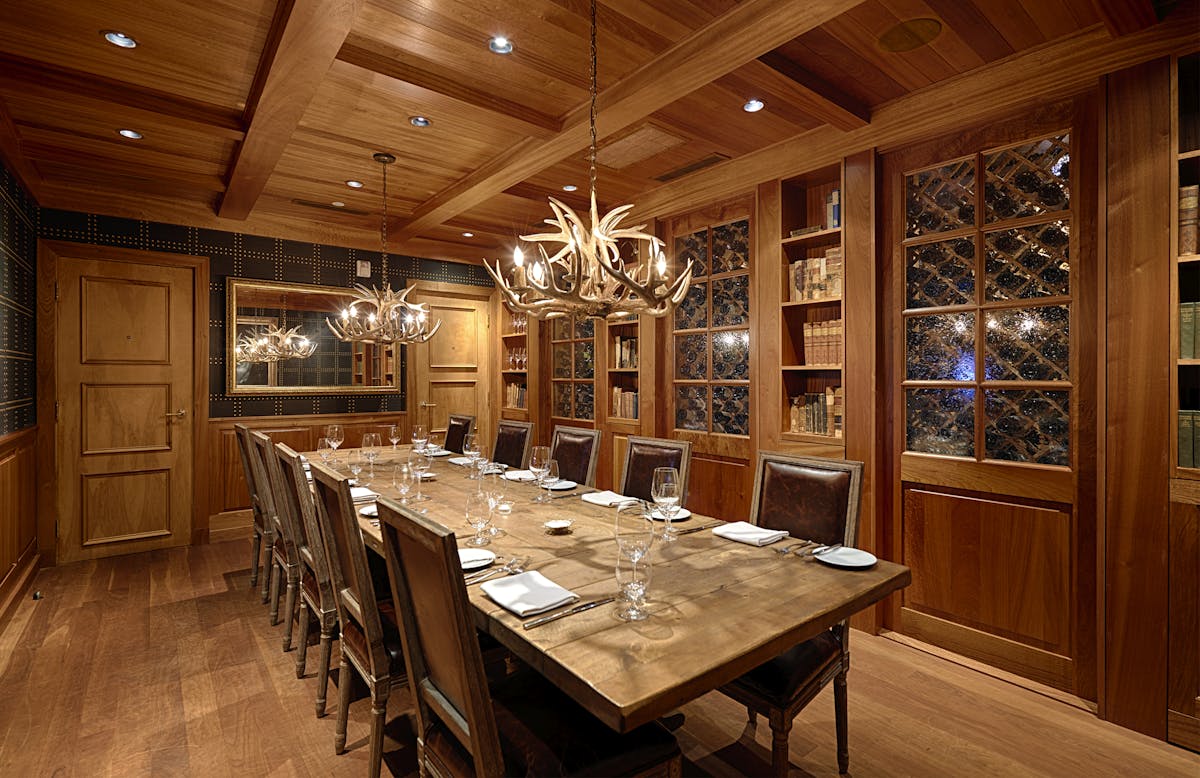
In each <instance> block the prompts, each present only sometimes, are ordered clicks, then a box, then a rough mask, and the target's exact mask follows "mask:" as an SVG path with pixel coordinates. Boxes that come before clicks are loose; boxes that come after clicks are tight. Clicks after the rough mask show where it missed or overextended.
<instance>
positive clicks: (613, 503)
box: [579, 489, 633, 508]
mask: <svg viewBox="0 0 1200 778" xmlns="http://www.w3.org/2000/svg"><path fill="white" fill-rule="evenodd" d="M579 497H580V499H582V500H583V501H584V502H590V503H591V504H592V505H599V506H600V507H601V508H615V507H617V506H618V505H620V504H621V503H623V502H630V501H632V500H633V498H632V497H626V496H625V495H623V494H617V493H616V492H614V491H611V490H609V489H605V490H604V491H602V492H589V493H587V494H581V495H579Z"/></svg>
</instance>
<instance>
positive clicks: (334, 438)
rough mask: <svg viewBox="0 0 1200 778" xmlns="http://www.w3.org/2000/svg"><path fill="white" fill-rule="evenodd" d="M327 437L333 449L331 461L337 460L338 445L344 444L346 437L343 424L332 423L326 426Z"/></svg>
mask: <svg viewBox="0 0 1200 778" xmlns="http://www.w3.org/2000/svg"><path fill="white" fill-rule="evenodd" d="M325 439H326V440H328V441H329V447H330V448H331V449H333V454H332V455H331V456H330V459H329V461H330V462H337V461H338V460H337V450H338V446H340V445H342V441H343V440H345V439H346V434H345V433H344V432H343V431H342V425H341V424H330V425H328V426H327V427H325Z"/></svg>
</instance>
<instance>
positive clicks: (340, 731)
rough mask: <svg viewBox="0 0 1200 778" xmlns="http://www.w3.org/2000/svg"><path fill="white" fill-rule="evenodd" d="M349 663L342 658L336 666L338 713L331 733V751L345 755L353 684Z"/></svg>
mask: <svg viewBox="0 0 1200 778" xmlns="http://www.w3.org/2000/svg"><path fill="white" fill-rule="evenodd" d="M352 672H353V670H351V669H350V662H349V661H348V660H347V659H346V657H342V661H341V664H339V665H338V712H337V727H336V728H335V729H334V732H333V750H334V752H335V753H338V754H344V753H346V720H347V718H349V716H350V684H351V683H352V682H353V681H352V680H351V678H350V674H351V673H352Z"/></svg>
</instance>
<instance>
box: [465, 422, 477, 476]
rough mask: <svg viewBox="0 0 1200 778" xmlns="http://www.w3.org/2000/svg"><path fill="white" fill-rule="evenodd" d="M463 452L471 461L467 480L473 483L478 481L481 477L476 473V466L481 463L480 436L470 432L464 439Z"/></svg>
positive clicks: (468, 465) (468, 464) (468, 466)
mask: <svg viewBox="0 0 1200 778" xmlns="http://www.w3.org/2000/svg"><path fill="white" fill-rule="evenodd" d="M462 452H463V454H465V455H466V456H467V459H469V460H470V461H469V462H468V463H467V478H469V479H471V480H472V481H475V480H478V479H479V475H478V473H476V472H475V464H476V463H477V462H478V461H479V436H478V435H477V434H475V433H474V432H470V433H467V434H466V435H465V436H464V437H463V444H462Z"/></svg>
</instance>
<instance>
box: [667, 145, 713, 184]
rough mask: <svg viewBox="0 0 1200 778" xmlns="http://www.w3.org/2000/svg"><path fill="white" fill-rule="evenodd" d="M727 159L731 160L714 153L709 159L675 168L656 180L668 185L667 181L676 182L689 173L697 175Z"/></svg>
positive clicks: (704, 158)
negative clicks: (699, 171)
mask: <svg viewBox="0 0 1200 778" xmlns="http://www.w3.org/2000/svg"><path fill="white" fill-rule="evenodd" d="M727 159H729V157H728V156H727V155H725V154H721V153H719V152H716V151H714V152H713V153H712V154H709V155H708V156H707V157H701V158H700V159H698V160H696V161H695V162H689V163H688V164H686V165H684V166H683V167H679V168H675V169H674V170H668V171H667V172H666V173H663V174H662V175H661V176H655V177H654V179H655V180H656V181H662V182H663V183H666V182H667V181H674V180H675V179H677V178H682V177H683V176H686V175H687V174H689V173H695V172H696V171H697V170H703V169H704V168H706V167H712V166H713V165H715V164H717V163H718V162H724V161H725V160H727Z"/></svg>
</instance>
